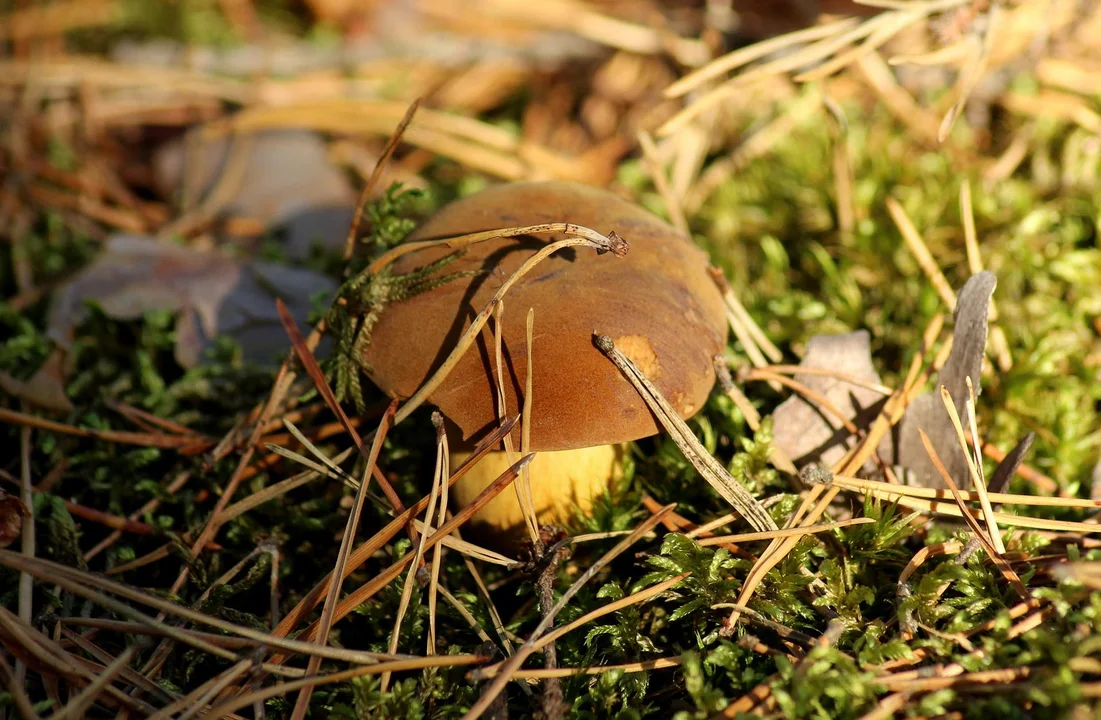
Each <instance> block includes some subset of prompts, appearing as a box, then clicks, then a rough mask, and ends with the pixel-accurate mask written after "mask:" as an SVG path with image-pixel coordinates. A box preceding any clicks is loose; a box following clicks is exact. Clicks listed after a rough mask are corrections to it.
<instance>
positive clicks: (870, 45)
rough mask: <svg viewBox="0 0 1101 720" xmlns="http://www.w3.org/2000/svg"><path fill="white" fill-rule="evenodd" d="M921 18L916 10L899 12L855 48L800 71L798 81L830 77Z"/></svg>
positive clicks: (796, 77)
mask: <svg viewBox="0 0 1101 720" xmlns="http://www.w3.org/2000/svg"><path fill="white" fill-rule="evenodd" d="M920 18H921V15H920V13H915V12H906V11H903V12H899V13H898V14H896V15H895V16H894V17H892V18H891V19H890V21H888V22H884V24H883V25H881V26H879V27H877V28H876V29H875V31H874V32H872V33H869V34H868V37H867V39H866V40H864V42H862V43H860V44H859V45H857V46H856V47H854V48H850V49H849V50H847V51H845V52H843V53H841V54H839V55H835V56H834V57H833V58H831V59H830V60H828V61H826V62H824V63H822V64H821V65H819V66H818V67H816V68H814V69H813V70H808V71H806V72H802V73H799V74H798V75H796V76H795V81H796V82H814V81H816V80H822V79H823V78H826V77H829V76H830V75H832V74H834V73H835V72H837V71H838V70H841V69H842V68H845V67H848V66H849V65H851V64H852V63H853V62H855V61H857V60H859V59H860V58H862V57H864V56H865V55H867V54H868V53H871V52H875V51H876V50H878V49H879V48H880V47H882V46H883V45H884V44H886V43H887V42H888V41H889V40H891V38H893V37H894V36H895V35H897V34H899V33H900V32H902V31H903V30H905V29H906V28H907V27H909V26H911V25H913V24H914V23H915V22H916V21H917V20H919V19H920Z"/></svg>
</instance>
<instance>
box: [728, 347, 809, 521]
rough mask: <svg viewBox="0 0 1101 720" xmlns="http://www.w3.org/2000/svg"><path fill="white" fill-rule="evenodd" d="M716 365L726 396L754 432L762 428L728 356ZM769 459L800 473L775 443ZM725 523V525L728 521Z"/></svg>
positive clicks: (789, 471)
mask: <svg viewBox="0 0 1101 720" xmlns="http://www.w3.org/2000/svg"><path fill="white" fill-rule="evenodd" d="M714 365H715V376H716V377H717V378H718V380H719V387H721V388H722V391H723V392H724V393H726V396H727V397H729V398H730V399H731V400H733V401H734V404H735V405H737V406H738V409H739V410H741V412H742V415H744V416H745V420H746V423H748V424H749V427H750V429H751V430H753V432H757V431H758V430H759V429H760V428H761V414H760V413H759V412H757V408H755V407H754V406H753V403H751V402H750V401H749V398H747V397H746V396H745V393H743V392H742V391H741V389H740V388H739V387H738V386H737V385H735V384H734V379H733V378H732V377H730V368H728V367H727V365H726V358H725V357H723V356H722V355H718V356H716V357H715V362H714ZM769 459H770V460H772V464H773V465H775V466H776V468H777V469H779V470H782V471H784V472H786V473H789V474H791V475H798V474H799V468H797V467H795V463H793V462H792V461H791V458H789V457H788V455H787V453H785V452H784V451H783V449H781V448H780V447H778V446H776V445H775V444H774V445H773V447H772V454H771V455H769ZM723 524H724V525H725V524H726V523H723Z"/></svg>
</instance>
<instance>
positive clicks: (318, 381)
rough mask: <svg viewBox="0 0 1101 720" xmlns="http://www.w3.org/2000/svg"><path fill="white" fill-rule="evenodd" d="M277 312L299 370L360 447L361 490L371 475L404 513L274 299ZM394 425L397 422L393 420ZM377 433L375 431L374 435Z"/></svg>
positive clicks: (282, 307)
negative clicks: (364, 462) (363, 464)
mask: <svg viewBox="0 0 1101 720" xmlns="http://www.w3.org/2000/svg"><path fill="white" fill-rule="evenodd" d="M275 306H276V309H277V310H278V312H279V319H280V321H282V323H283V329H284V330H286V332H287V337H289V338H290V341H291V345H292V346H293V348H294V352H295V354H296V355H297V356H298V360H299V362H301V363H302V367H303V368H304V369H305V370H306V374H307V375H309V376H310V379H311V380H312V381H313V384H314V387H316V388H317V391H318V393H320V394H321V397H322V399H324V401H325V405H326V406H327V407H328V408H329V409H330V410H331V411H332V412H333V414H334V415H336V417H337V420H339V421H340V424H341V426H342V427H343V428H344V431H345V432H347V433H348V435H349V436H351V438H352V440H353V441H354V442H355V444H356V447H357V448H359V451H360V453H362V454H363V456H364V458H365V459H366V460H367V471H366V473H365V474H364V476H363V481H362V482H363V485H364V491H365V490H366V486H367V485H369V484H370V480H371V477H372V476H374V477H375V478H376V479H377V480H378V484H379V487H380V488H381V489H382V493H383V495H385V496H386V499H387V500H388V501H389V502H390V507H392V508H394V510H395V511H397V512H402V511H403V510H405V505H404V504H402V502H401V498H399V497H398V494H397V493H396V492H394V488H393V486H391V485H390V481H389V480H387V479H386V476H385V475H383V474H382V473H381V472H376V469H377V468H376V465H375V462H374V461H373V460H371V458H370V453H368V451H367V446H366V445H365V444H364V441H363V438H361V437H360V436H359V433H358V432H356V429H355V427H354V426H353V425H352V423H351V421H349V420H348V415H347V414H346V413H345V412H344V408H342V407H341V406H340V402H339V401H338V400H337V399H336V395H335V394H334V393H333V389H332V388H331V387H329V382H328V380H326V379H325V373H324V372H323V371H322V370H321V366H320V365H318V364H317V359H316V358H314V356H313V352H311V350H310V347H309V346H308V345H307V344H306V341H305V340H304V339H303V338H302V334H301V333H300V332H299V331H298V325H297V324H296V323H295V321H294V316H292V315H291V313H290V311H289V310H288V309H287V306H286V305H285V304H284V303H283V301H282V299H279V298H277V299H276V301H275ZM395 408H396V401H395V404H394V406H393V407H391V408H390V410H389V411H387V415H384V416H383V421H382V424H383V425H385V424H386V418H387V417H388V416H389V414H391V413H392V412H393V411H394V409H395ZM394 422H395V423H397V422H398V421H397V420H396V419H395V420H394ZM377 432H378V431H376V434H377ZM375 445H377V440H376V441H375V442H374V444H372V446H371V449H372V450H374V449H375ZM407 530H408V532H409V539H410V540H412V541H413V542H416V541H417V532H416V530H414V529H413V528H412V526H409V527H408V528H407Z"/></svg>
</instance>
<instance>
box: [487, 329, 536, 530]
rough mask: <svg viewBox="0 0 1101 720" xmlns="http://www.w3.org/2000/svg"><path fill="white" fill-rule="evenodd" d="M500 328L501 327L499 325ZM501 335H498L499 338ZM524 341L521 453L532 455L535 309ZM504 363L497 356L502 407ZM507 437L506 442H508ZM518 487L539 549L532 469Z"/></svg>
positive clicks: (523, 476) (526, 468) (526, 471)
mask: <svg viewBox="0 0 1101 720" xmlns="http://www.w3.org/2000/svg"><path fill="white" fill-rule="evenodd" d="M498 328H500V325H498ZM500 335H501V333H498V337H499V336H500ZM524 340H525V342H526V344H527V360H526V362H525V365H526V368H525V370H526V374H525V375H524V407H523V409H522V410H521V411H520V417H521V421H520V452H521V453H523V454H524V455H528V454H529V453H531V411H532V408H534V407H535V388H534V387H533V378H534V372H533V371H532V363H533V362H534V355H535V308H533V307H529V308H528V316H527V319H526V322H525V326H524ZM502 365H503V363H502V362H501V357H500V353H499V352H498V355H497V367H498V378H499V379H498V383H500V387H501V396H500V397H501V407H504V405H505V395H504V378H503V376H501V375H500V368H501V367H502ZM507 439H508V438H507V436H506V440H507ZM518 487H521V488H523V491H524V492H523V494H524V501H525V503H526V504H525V505H524V515H525V517H527V516H528V515H530V517H531V522H530V524H531V525H532V529H533V530H534V531H535V532H534V533H532V534H531V540H532V544H533V545H534V546H535V547H536V548H539V547H540V545H541V544H542V540H541V539H540V538H539V521H538V518H537V517H536V514H535V501H534V500H533V498H534V497H535V496H534V495H533V494H532V491H531V468H528V467H525V468H524V469H523V470H522V471H521V472H520V482H519V483H518Z"/></svg>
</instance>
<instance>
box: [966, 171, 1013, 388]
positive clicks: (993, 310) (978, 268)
mask: <svg viewBox="0 0 1101 720" xmlns="http://www.w3.org/2000/svg"><path fill="white" fill-rule="evenodd" d="M960 218H961V220H962V223H963V242H964V247H965V248H966V249H967V266H968V268H969V269H970V270H971V274H972V275H978V274H979V273H981V272H982V271H983V262H982V253H981V252H980V251H979V237H978V231H977V230H976V229H975V209H974V207H973V205H972V202H971V182H970V181H969V180H966V179H965V180H964V181H963V182H962V183H961V184H960ZM987 318H988V320H989V322H990V350H991V352H992V353H993V355H994V359H995V360H996V361H997V363H998V368H999V369H1000V370H1001V371H1002V372H1009V371H1010V370H1011V369H1012V368H1013V356H1012V355H1011V354H1010V352H1009V341H1008V340H1007V339H1006V336H1005V330H1003V329H1002V326H1001V325H999V324H997V322H996V321H997V319H998V308H997V305H996V304H995V302H994V299H993V298H991V299H990V311H989V313H988V315H987Z"/></svg>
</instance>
